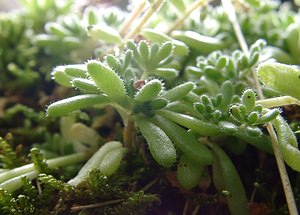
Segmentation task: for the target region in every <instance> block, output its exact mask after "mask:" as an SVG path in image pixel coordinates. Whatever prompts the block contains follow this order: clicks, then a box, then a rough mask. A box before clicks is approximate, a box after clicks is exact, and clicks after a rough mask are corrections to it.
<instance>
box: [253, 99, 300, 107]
mask: <svg viewBox="0 0 300 215" xmlns="http://www.w3.org/2000/svg"><path fill="white" fill-rule="evenodd" d="M256 103H257V104H261V105H262V106H263V107H264V108H274V107H281V106H285V105H299V106H300V101H299V100H298V99H295V98H294V97H291V96H280V97H276V98H270V99H261V100H258V101H256Z"/></svg>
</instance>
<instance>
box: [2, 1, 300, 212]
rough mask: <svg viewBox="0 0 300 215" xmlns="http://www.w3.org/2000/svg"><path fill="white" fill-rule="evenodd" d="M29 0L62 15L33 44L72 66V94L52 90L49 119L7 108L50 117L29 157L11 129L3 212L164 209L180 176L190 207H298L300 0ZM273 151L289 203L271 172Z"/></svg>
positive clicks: (62, 77) (31, 118) (39, 120)
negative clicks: (299, 4)
mask: <svg viewBox="0 0 300 215" xmlns="http://www.w3.org/2000/svg"><path fill="white" fill-rule="evenodd" d="M24 3H25V5H27V10H29V13H28V14H27V16H28V17H29V18H30V20H34V19H36V15H39V13H40V12H41V11H44V12H45V8H47V7H50V9H51V10H54V11H56V13H55V14H57V15H63V16H59V17H58V18H55V19H53V18H51V17H50V18H49V17H48V18H47V16H46V17H45V20H44V19H43V20H42V22H40V23H39V22H37V23H36V25H35V24H34V25H33V29H34V30H36V29H37V27H38V29H40V30H38V31H37V32H38V34H36V35H34V37H32V40H31V41H30V42H33V44H35V45H36V46H37V47H38V48H39V50H42V51H40V52H39V54H41V56H39V57H40V58H38V59H39V60H40V62H39V63H38V64H41V62H43V64H45V62H47V61H48V60H45V59H47V58H51V59H49V62H50V63H49V64H51V65H53V62H56V63H57V64H59V65H56V66H55V67H54V68H53V70H52V72H51V74H50V75H51V78H52V79H53V80H54V81H55V82H56V84H57V86H56V88H55V89H60V90H61V89H64V90H65V92H64V93H62V94H58V95H56V96H57V97H55V94H53V95H52V96H54V97H51V99H50V100H51V102H50V103H49V105H48V106H47V108H46V117H47V120H46V119H44V115H43V114H40V115H38V114H36V113H33V112H32V111H33V110H32V109H30V108H27V107H25V106H22V105H20V106H15V107H13V108H11V109H8V110H7V113H8V115H7V116H6V117H4V118H3V119H5V122H4V125H8V121H9V119H13V117H15V116H17V114H18V113H21V114H23V115H24V116H25V117H26V118H28V120H27V121H26V120H25V121H24V126H25V128H24V129H20V128H18V130H17V131H22V132H23V134H24V135H25V134H26V135H28V131H30V129H32V128H35V127H34V126H35V124H40V128H41V129H40V130H39V132H40V133H39V134H40V136H38V137H40V138H41V139H42V141H41V140H40V139H39V141H37V142H33V143H32V144H28V145H29V146H28V147H27V148H26V150H27V151H26V152H27V153H28V154H29V157H26V156H25V155H24V154H26V153H23V154H22V156H21V157H20V158H19V157H18V156H17V155H18V154H19V153H20V151H18V149H17V147H16V146H14V144H12V143H13V141H12V140H11V139H12V136H13V135H14V134H10V132H12V133H13V131H11V130H10V129H7V131H6V130H5V133H8V134H7V135H6V136H5V138H1V139H0V151H1V152H2V154H3V155H1V156H0V164H1V166H0V167H1V169H0V170H1V171H0V196H1V197H2V198H0V205H1V207H2V209H1V213H4V214H22V213H25V214H38V213H45V214H50V213H57V214H64V213H72V214H81V213H86V214H120V213H122V214H144V213H147V211H148V210H150V209H152V207H155V206H157V205H158V204H160V203H161V204H162V207H163V206H164V195H166V194H165V193H166V192H169V190H168V191H166V190H164V189H167V188H170V187H171V186H172V189H173V190H174V188H175V190H176V194H175V193H172V194H174V195H178V193H179V197H180V199H182V197H184V201H185V203H184V205H185V206H182V207H181V208H180V209H178V210H182V213H183V214H189V213H190V214H201V213H207V211H206V209H205V207H206V206H207V207H209V206H211V207H214V204H224V202H225V205H224V207H225V208H226V212H225V213H226V214H227V213H228V214H229V213H230V214H233V215H236V214H252V213H253V211H252V207H254V208H255V207H258V206H257V205H256V204H258V203H260V201H261V202H263V206H262V207H265V210H266V211H265V212H266V213H276V212H277V211H284V212H287V211H289V213H290V214H297V204H298V202H299V199H297V198H296V199H295V198H294V196H295V197H297V196H299V185H297V182H296V181H297V180H298V181H299V173H298V172H299V171H300V160H299V158H300V151H299V148H298V147H299V146H298V142H297V138H296V137H297V133H299V127H297V126H295V124H291V123H290V121H286V120H285V117H286V115H287V114H286V106H287V105H299V103H300V102H299V97H300V95H299V93H300V92H299V75H300V70H299V68H298V66H297V65H290V64H297V63H299V62H298V61H299V59H298V58H297V57H298V53H299V50H300V48H299V35H300V34H299V32H298V31H299V28H298V24H299V17H298V13H296V12H295V11H293V10H292V8H291V5H288V4H280V3H279V2H276V1H256V0H247V1H234V2H231V1H230V0H223V1H221V3H220V4H218V3H215V4H214V5H210V4H209V3H210V2H209V1H200V0H199V1H189V0H179V1H173V0H169V1H163V0H156V1H140V2H138V3H136V4H133V2H132V3H131V4H130V6H129V7H128V11H122V10H120V9H118V8H115V7H113V8H109V9H107V8H105V9H104V8H103V7H99V8H97V7H87V8H85V9H84V10H82V11H81V12H80V10H78V11H77V13H76V14H71V12H70V11H71V8H72V7H71V4H70V2H69V1H66V2H64V3H65V4H62V6H61V7H60V6H59V4H58V2H56V1H49V2H48V3H46V2H45V3H44V5H42V4H40V3H38V1H33V2H32V3H30V2H29V1H24ZM47 4H48V6H47ZM29 6H30V7H29ZM35 7H37V8H40V9H41V10H39V11H38V12H37V13H35V12H34V10H33V8H35ZM50 9H49V10H50ZM130 10H132V11H130ZM268 14H271V17H272V19H271V18H270V17H269V18H268V17H267V16H269V15H268ZM29 15H30V16H29ZM25 17H26V16H25ZM34 17H35V18H34ZM42 29H44V32H43V30H42ZM285 29H287V30H285ZM35 54H38V53H34V54H32V55H30V57H29V58H32V59H33V60H34V59H36V56H35ZM21 64H22V62H21ZM47 66H48V67H49V65H45V67H43V68H47ZM30 80H31V79H30ZM58 86H59V87H58ZM72 88H73V89H75V90H72ZM281 107H282V108H281ZM291 107H292V108H295V109H296V110H297V106H291ZM9 110H10V111H9ZM9 112H11V116H12V117H11V118H10V117H9ZM3 114H5V112H3ZM294 123H296V124H297V121H296V122H294ZM0 125H1V123H0ZM51 125H52V126H53V127H51ZM290 125H293V126H290ZM10 126H11V125H10ZM102 129H104V132H103V130H102ZM297 129H298V131H297ZM5 133H4V134H3V135H5ZM33 139H38V138H33ZM39 142H40V144H39ZM266 160H267V161H266ZM269 160H271V161H275V160H276V164H277V166H278V170H279V175H280V178H281V179H280V180H281V181H282V184H283V188H284V193H285V197H286V200H287V204H286V205H285V204H284V203H282V205H284V206H276V204H275V203H274V202H276V201H277V199H275V197H273V195H272V194H271V192H277V193H279V191H278V190H275V191H274V189H275V188H272V187H271V188H270V187H269V185H268V183H270V184H271V185H270V186H272V185H274V183H273V182H269V181H268V180H270V176H268V175H267V173H264V172H263V171H266V172H267V170H266V166H267V165H273V166H275V165H274V164H270V163H271V162H269ZM250 162H251V164H249V163H250ZM268 162H269V163H268ZM83 163H84V164H83ZM273 163H274V162H273ZM286 167H287V169H288V172H287V171H286ZM247 168H251V170H252V171H255V173H249V172H247V171H246V169H247ZM260 171H261V172H260ZM288 174H289V175H290V176H291V178H290V179H291V180H293V182H295V184H293V183H292V185H291V184H290V182H289V177H288ZM272 176H274V174H273V173H272ZM268 177H269V178H268ZM297 177H298V179H297ZM278 178H279V176H278ZM272 180H274V179H272ZM276 181H278V180H276ZM267 182H268V183H267ZM292 186H294V187H292ZM251 190H253V191H251ZM280 192H281V191H280ZM172 194H170V195H172ZM160 195H161V196H160ZM278 195H279V196H280V197H282V196H283V194H278ZM257 196H258V197H257ZM261 199H263V200H261ZM47 201H48V202H50V204H47ZM160 201H161V202H160ZM256 201H257V202H256ZM221 202H223V203H221ZM158 208H159V207H158ZM211 210H212V211H213V212H212V213H218V211H217V209H215V208H214V209H211ZM154 211H155V210H154ZM155 212H156V211H155ZM168 212H171V213H172V212H174V213H178V211H171V209H170V211H168ZM150 213H152V211H151V212H150ZM157 213H159V211H158V212H157ZM180 213H181V212H180ZM208 213H209V212H208Z"/></svg>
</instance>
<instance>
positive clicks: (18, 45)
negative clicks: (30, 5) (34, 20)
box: [0, 14, 39, 92]
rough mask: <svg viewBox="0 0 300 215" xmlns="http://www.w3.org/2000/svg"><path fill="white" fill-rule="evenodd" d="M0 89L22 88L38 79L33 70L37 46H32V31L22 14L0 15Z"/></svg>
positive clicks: (2, 90) (13, 89)
mask: <svg viewBox="0 0 300 215" xmlns="http://www.w3.org/2000/svg"><path fill="white" fill-rule="evenodd" d="M0 32H1V33H0V41H1V46H0V58H1V60H0V69H1V74H0V79H1V86H0V91H1V92H4V90H5V89H6V91H16V89H18V88H19V89H22V88H23V90H24V89H25V88H26V87H28V86H30V85H32V84H33V83H34V82H35V81H38V79H39V75H38V74H37V72H36V71H35V66H36V64H37V62H36V58H37V52H38V49H37V47H34V46H32V43H31V40H30V37H31V36H32V34H33V32H32V30H31V28H30V27H29V26H28V24H27V23H26V22H25V20H24V19H23V18H22V16H20V15H17V14H1V15H0Z"/></svg>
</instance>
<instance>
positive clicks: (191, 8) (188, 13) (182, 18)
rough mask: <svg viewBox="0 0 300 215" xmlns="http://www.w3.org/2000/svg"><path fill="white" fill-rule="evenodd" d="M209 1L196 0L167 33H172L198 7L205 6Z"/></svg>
mask: <svg viewBox="0 0 300 215" xmlns="http://www.w3.org/2000/svg"><path fill="white" fill-rule="evenodd" d="M208 2H209V0H198V1H195V2H194V3H193V4H192V5H191V6H190V7H189V8H188V9H187V10H186V11H185V12H184V14H183V15H182V16H181V17H180V18H179V19H177V20H176V21H175V22H174V24H173V25H172V26H171V27H170V28H169V29H168V31H167V33H166V34H168V35H169V34H171V32H172V31H174V30H175V29H177V28H179V27H180V26H181V25H182V24H183V22H184V21H185V20H186V18H187V17H188V16H189V15H190V14H191V13H192V12H193V11H194V10H196V9H197V8H198V7H203V6H204V5H206V4H207V3H208Z"/></svg>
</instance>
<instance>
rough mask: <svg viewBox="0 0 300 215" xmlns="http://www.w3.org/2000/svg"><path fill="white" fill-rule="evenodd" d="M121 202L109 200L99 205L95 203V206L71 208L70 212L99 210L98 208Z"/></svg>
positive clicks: (119, 200)
mask: <svg viewBox="0 0 300 215" xmlns="http://www.w3.org/2000/svg"><path fill="white" fill-rule="evenodd" d="M123 201H124V200H123V199H116V200H110V201H106V202H100V203H96V204H90V205H81V206H74V207H71V210H72V211H78V210H84V209H91V208H99V207H103V206H107V205H113V204H118V203H121V202H123Z"/></svg>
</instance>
